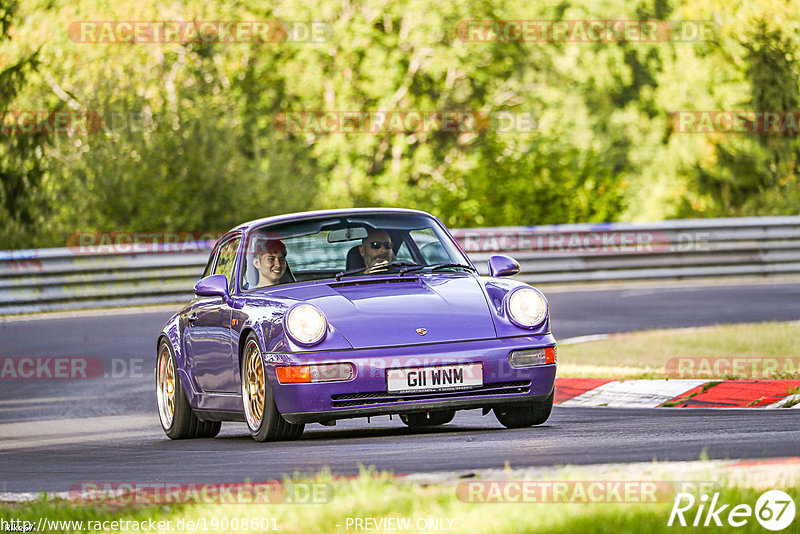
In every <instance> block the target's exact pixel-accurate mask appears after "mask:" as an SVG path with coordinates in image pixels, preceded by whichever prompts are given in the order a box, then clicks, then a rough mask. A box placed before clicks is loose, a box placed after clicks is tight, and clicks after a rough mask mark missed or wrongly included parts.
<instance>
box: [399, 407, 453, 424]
mask: <svg viewBox="0 0 800 534" xmlns="http://www.w3.org/2000/svg"><path fill="white" fill-rule="evenodd" d="M455 415H456V411H455V410H437V411H435V412H423V413H408V414H401V415H400V420H401V421H402V422H404V423H405V424H406V425H407V426H409V427H412V428H415V427H420V426H437V425H445V424H447V423H449V422H450V421H452V420H453V417H455Z"/></svg>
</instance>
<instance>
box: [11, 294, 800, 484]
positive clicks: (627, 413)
mask: <svg viewBox="0 0 800 534" xmlns="http://www.w3.org/2000/svg"><path fill="white" fill-rule="evenodd" d="M545 293H546V294H548V293H547V292H546V291H545ZM548 298H549V300H550V304H551V313H552V317H553V331H554V333H555V334H556V337H557V338H559V339H566V338H569V337H575V336H581V335H588V334H599V333H613V332H623V331H631V330H641V329H647V328H669V327H687V326H700V325H709V324H717V323H737V322H757V321H769V320H781V321H785V320H798V319H800V305H798V302H800V283H774V284H772V283H769V284H763V283H762V284H754V285H729V286H725V285H715V286H694V287H680V288H654V289H643V288H639V289H613V290H584V291H566V292H554V293H550V294H548ZM170 314H171V312H169V311H163V310H162V311H158V312H153V311H148V312H141V311H139V312H131V313H119V312H113V313H103V312H101V313H98V314H97V315H92V316H80V317H69V318H58V319H54V318H48V319H31V320H22V321H8V322H0V357H4V358H5V357H22V356H32V357H37V356H38V357H67V356H84V357H93V358H98V359H100V360H102V361H103V362H104V364H106V371H107V374H108V376H104V377H100V378H96V379H93V380H23V379H17V380H13V379H11V380H7V379H4V380H0V392H1V394H0V493H1V492H3V491H10V492H19V491H38V490H48V491H66V490H68V489H69V487H70V486H71V485H74V484H79V483H80V482H84V481H96V482H100V481H108V482H144V483H150V482H159V481H172V482H176V481H177V482H200V481H204V482H232V481H240V480H244V479H250V480H270V479H275V478H280V477H281V475H283V474H285V473H292V472H294V471H301V472H307V471H316V470H318V469H319V468H321V467H323V466H330V467H331V469H332V470H333V471H334V472H335V473H341V474H353V473H357V472H358V468H359V465H365V466H368V465H374V466H376V467H377V468H379V469H389V470H392V471H394V472H396V473H410V472H421V471H441V470H456V471H469V470H471V469H483V468H498V467H503V465H504V463H505V461H508V462H510V464H511V466H512V467H515V468H519V467H525V466H542V465H557V464H566V463H573V464H590V463H592V464H593V463H606V462H634V461H645V462H647V461H651V460H653V459H658V460H694V459H697V458H698V457H699V456H700V454H701V451H703V450H705V451H706V454H707V455H708V456H709V457H710V458H722V459H725V458H764V457H776V456H800V425H799V424H798V422H800V418H798V415H800V414H798V413H797V410H791V411H785V412H784V411H780V410H770V411H764V410H752V409H751V410H688V409H659V410H621V409H610V408H561V407H556V408H555V409H554V412H553V415H552V417H551V418H550V420H549V421H548V423H547V424H546V425H544V426H541V427H536V428H531V429H522V430H506V429H504V428H503V427H501V426H500V424H499V423H497V421H496V419H495V418H494V417H493V416H492V415H489V416H486V417H481V415H480V412H479V411H468V412H459V414H458V415H457V416H456V418H455V419H454V421H453V422H452V423H450V424H448V425H446V426H445V427H441V428H436V429H433V430H427V431H424V432H423V431H418V430H411V429H408V428H406V427H405V425H403V424H402V423H401V422H400V421H399V419H398V418H394V420H392V421H390V420H389V419H388V417H380V418H375V419H373V420H372V423H371V424H369V425H368V424H367V422H366V420H364V419H356V420H351V421H341V422H339V424H338V425H337V426H336V427H332V428H326V427H322V426H320V425H316V424H315V425H308V426H307V427H306V432H305V434H304V435H303V438H302V439H301V440H300V441H298V442H292V443H266V444H264V443H256V442H254V441H252V440H251V439H250V437H249V435H248V434H247V430H246V428H245V426H244V424H243V423H228V424H223V429H222V433H221V434H220V436H219V437H217V438H216V439H213V440H196V441H181V442H172V441H169V440H168V439H167V438H166V436H164V434H163V432H162V431H161V429H160V427H159V423H158V418H157V415H156V408H155V400H154V386H153V382H154V380H153V367H154V365H155V336H156V334H157V333H158V330H159V328H160V327H161V325H162V324H163V323H164V322H165V320H166V319H167V318H168V317H169V315H170ZM109 362H111V363H109ZM186 466H191V468H190V469H187V467H186Z"/></svg>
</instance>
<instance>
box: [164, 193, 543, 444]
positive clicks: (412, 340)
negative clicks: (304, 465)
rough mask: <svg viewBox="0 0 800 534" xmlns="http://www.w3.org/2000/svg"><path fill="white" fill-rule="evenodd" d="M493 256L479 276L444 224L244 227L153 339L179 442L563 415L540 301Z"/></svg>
mask: <svg viewBox="0 0 800 534" xmlns="http://www.w3.org/2000/svg"><path fill="white" fill-rule="evenodd" d="M517 272H519V265H518V264H517V262H515V261H514V260H513V259H511V258H509V257H507V256H492V257H491V258H490V259H489V276H480V275H479V274H478V272H477V270H476V269H475V266H474V265H473V264H472V262H471V261H470V259H469V258H468V257H467V255H466V254H465V253H464V251H463V250H462V248H461V247H460V246H459V244H458V242H457V241H456V240H455V239H454V238H453V236H452V235H451V234H450V233H449V232H448V230H447V229H446V228H445V227H444V225H443V224H442V223H441V222H440V221H439V220H438V219H436V218H435V217H433V216H431V215H429V214H427V213H424V212H421V211H414V210H402V209H349V210H330V211H316V212H308V213H299V214H291V215H280V216H275V217H269V218H266V219H260V220H257V221H252V222H249V223H245V224H242V225H240V226H237V227H236V228H234V229H233V230H231V231H230V232H228V233H227V234H225V235H224V236H223V237H222V238H221V239H220V240H219V241H218V242H217V243H216V245H215V246H214V249H213V251H212V252H211V257H210V258H209V260H208V264H207V265H206V268H205V272H204V273H203V277H202V279H201V280H200V281H199V282H197V284H196V285H195V288H194V293H195V298H194V299H193V300H192V301H191V302H189V303H188V304H187V305H186V306H184V307H183V308H182V309H181V310H180V311H179V312H178V313H176V314H175V315H174V316H173V317H172V318H171V319H170V320H169V321H168V322H167V324H166V325H165V326H164V328H163V329H162V331H161V333H160V334H159V336H158V342H157V363H156V400H157V404H158V413H159V416H160V419H161V425H162V427H163V428H164V432H166V434H167V436H169V437H170V438H172V439H181V438H202V437H213V436H215V435H216V434H217V433H218V432H219V430H220V425H221V422H222V421H243V422H245V423H246V424H247V427H248V429H249V431H250V434H251V435H252V436H253V438H254V439H256V440H257V441H276V440H291V439H297V438H298V437H300V435H301V434H302V433H303V428H304V426H305V424H306V423H321V424H323V425H333V424H335V423H336V420H338V419H345V418H353V417H368V416H377V415H392V414H397V415H399V416H400V419H401V420H402V421H403V422H404V423H405V424H406V425H408V426H412V427H422V426H429V425H442V424H445V423H448V422H450V421H451V420H452V419H453V416H454V415H455V412H456V410H469V409H482V410H483V413H484V415H486V414H488V413H489V412H490V411H494V414H495V416H496V417H497V419H498V420H499V421H500V423H501V424H502V425H504V426H506V427H509V428H515V427H527V426H532V425H538V424H542V423H544V422H545V421H546V420H547V418H548V417H549V416H550V412H551V410H552V407H553V386H554V382H555V375H556V341H555V338H554V337H553V335H552V334H551V332H550V317H549V313H548V307H547V301H546V300H545V298H544V296H543V295H542V294H541V293H540V292H539V291H537V290H536V289H534V288H532V287H531V286H529V285H527V284H524V283H522V282H518V281H514V280H511V279H509V278H508V277H510V276H512V275H514V274H516V273H517Z"/></svg>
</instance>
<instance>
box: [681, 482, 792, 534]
mask: <svg viewBox="0 0 800 534" xmlns="http://www.w3.org/2000/svg"><path fill="white" fill-rule="evenodd" d="M695 505H697V506H696V510H695ZM753 516H755V518H756V521H758V522H759V523H760V524H761V526H762V527H764V528H765V529H767V530H772V531H779V530H783V529H785V528H787V527H788V526H789V525H791V524H792V521H793V520H794V516H795V505H794V501H793V500H792V497H791V496H790V495H788V494H787V493H785V492H783V491H780V490H769V491H765V492H764V493H762V494H761V496H760V497H759V498H758V500H757V501H756V505H755V508H753V507H751V506H750V505H749V504H737V505H736V506H733V507H731V504H722V503H720V502H719V492H717V493H714V495H713V496H712V498H711V502H709V499H708V495H706V494H703V495H701V496H700V498H699V499H695V496H694V495H692V494H691V493H678V495H676V496H675V504H673V506H672V512H670V514H669V521H668V522H667V526H668V527H671V526H673V525H680V526H682V527H685V526H688V525H691V526H693V527H699V526H703V527H708V526H717V527H721V526H723V525H728V526H731V527H742V526H744V525H746V524H747V523H748V522H749V521H750V520H751V519H752V518H753Z"/></svg>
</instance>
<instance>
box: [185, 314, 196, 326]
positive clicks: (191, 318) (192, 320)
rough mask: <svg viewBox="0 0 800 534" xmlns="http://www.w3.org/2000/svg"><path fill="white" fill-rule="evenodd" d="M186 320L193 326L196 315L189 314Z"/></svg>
mask: <svg viewBox="0 0 800 534" xmlns="http://www.w3.org/2000/svg"><path fill="white" fill-rule="evenodd" d="M187 319H188V320H189V322H190V323H191V324H192V325H194V322H195V321H196V320H197V314H196V313H193V314H191V315H190V316H189V317H187Z"/></svg>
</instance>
